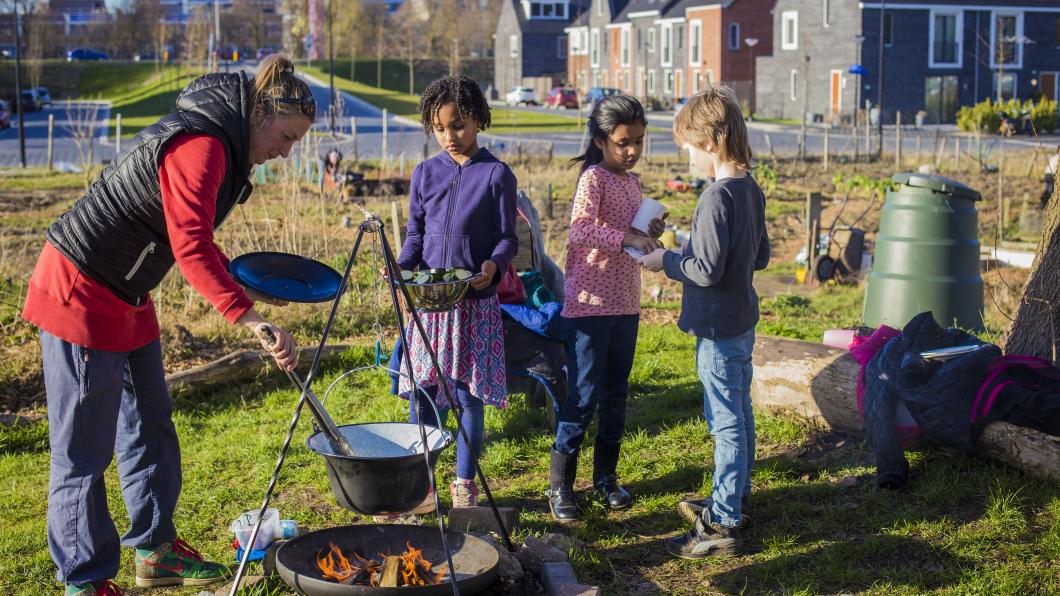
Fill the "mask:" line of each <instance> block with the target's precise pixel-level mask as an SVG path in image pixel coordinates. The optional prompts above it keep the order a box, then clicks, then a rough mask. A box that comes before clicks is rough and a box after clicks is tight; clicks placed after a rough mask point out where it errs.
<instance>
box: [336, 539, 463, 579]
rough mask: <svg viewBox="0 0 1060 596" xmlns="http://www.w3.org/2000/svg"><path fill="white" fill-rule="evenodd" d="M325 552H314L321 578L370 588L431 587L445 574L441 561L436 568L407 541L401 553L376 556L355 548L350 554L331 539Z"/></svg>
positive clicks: (419, 550) (446, 571) (446, 568)
mask: <svg viewBox="0 0 1060 596" xmlns="http://www.w3.org/2000/svg"><path fill="white" fill-rule="evenodd" d="M328 544H329V546H330V550H329V551H328V552H327V553H325V552H324V548H323V547H321V549H320V550H319V551H317V557H316V559H317V567H318V568H319V569H320V572H321V573H322V574H323V576H324V579H326V580H330V581H334V582H338V583H340V584H345V585H357V586H371V587H373V588H395V587H401V586H432V585H437V584H440V583H442V581H443V580H444V578H445V576H446V574H447V573H448V566H447V565H446V564H445V563H443V564H442V565H439V566H438V567H437V568H435V567H434V566H433V565H432V564H431V562H430V561H428V560H426V559H424V558H423V550H422V549H418V548H415V547H414V546H412V544H410V543H408V542H406V543H405V547H406V550H405V552H403V553H401V554H400V555H385V554H383V553H379V554H378V558H372V559H368V558H365V557H362V556H361V554H360V553H358V552H357V551H350V553H349V556H347V555H346V553H344V552H342V549H340V548H339V547H337V546H335V544H334V543H333V542H329V543H328Z"/></svg>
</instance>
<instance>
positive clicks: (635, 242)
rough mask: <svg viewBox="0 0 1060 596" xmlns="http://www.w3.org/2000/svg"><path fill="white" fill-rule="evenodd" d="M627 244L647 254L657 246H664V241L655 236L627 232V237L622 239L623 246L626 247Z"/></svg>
mask: <svg viewBox="0 0 1060 596" xmlns="http://www.w3.org/2000/svg"><path fill="white" fill-rule="evenodd" d="M627 246H628V247H630V248H635V249H637V250H639V251H640V252H642V253H644V254H647V253H650V252H652V251H653V250H655V249H657V248H662V243H661V242H659V241H658V240H657V239H655V238H649V237H648V236H645V235H643V234H638V233H636V232H626V237H625V238H623V239H622V247H623V248H625V247H627Z"/></svg>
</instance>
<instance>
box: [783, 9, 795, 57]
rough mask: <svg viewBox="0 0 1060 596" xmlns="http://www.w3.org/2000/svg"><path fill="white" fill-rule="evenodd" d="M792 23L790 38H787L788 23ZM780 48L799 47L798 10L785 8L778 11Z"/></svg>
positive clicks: (792, 48)
mask: <svg viewBox="0 0 1060 596" xmlns="http://www.w3.org/2000/svg"><path fill="white" fill-rule="evenodd" d="M789 22H792V23H794V27H793V28H792V39H788V23H789ZM780 49H782V50H797V49H799V11H797V10H787V11H784V12H782V13H780Z"/></svg>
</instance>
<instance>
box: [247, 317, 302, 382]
mask: <svg viewBox="0 0 1060 596" xmlns="http://www.w3.org/2000/svg"><path fill="white" fill-rule="evenodd" d="M238 322H239V323H240V324H242V325H243V326H244V327H246V328H248V329H250V331H251V333H253V334H254V337H257V338H258V341H260V342H261V347H263V348H265V349H266V350H268V351H269V354H270V355H271V356H272V358H273V360H275V361H276V364H277V365H279V367H280V369H281V370H285V371H287V370H294V367H295V365H296V364H298V350H297V347H298V346H296V345H295V343H294V338H293V337H291V334H290V333H288V332H287V331H284V330H283V329H280V328H279V327H277V326H275V325H271V324H269V323H268V322H267V321H266V320H265V319H263V318H261V315H259V314H258V313H257V311H255V310H254V309H253V308H252V309H250V310H248V311H247V312H245V313H243V316H242V317H239V321H238Z"/></svg>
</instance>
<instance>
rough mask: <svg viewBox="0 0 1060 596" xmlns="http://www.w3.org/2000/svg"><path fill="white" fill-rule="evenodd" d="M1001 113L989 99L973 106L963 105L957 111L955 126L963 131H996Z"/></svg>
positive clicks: (999, 123)
mask: <svg viewBox="0 0 1060 596" xmlns="http://www.w3.org/2000/svg"><path fill="white" fill-rule="evenodd" d="M999 126H1001V114H1000V112H999V111H998V110H997V109H995V107H994V103H993V102H992V101H990V100H989V99H987V100H984V101H981V102H979V103H977V104H975V105H974V106H964V107H962V108H961V109H960V110H959V111H958V112H957V127H958V128H960V129H961V130H963V131H965V132H976V131H979V132H985V133H988V134H989V133H994V132H997V129H998V127H999Z"/></svg>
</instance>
